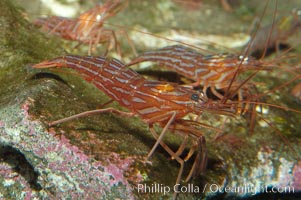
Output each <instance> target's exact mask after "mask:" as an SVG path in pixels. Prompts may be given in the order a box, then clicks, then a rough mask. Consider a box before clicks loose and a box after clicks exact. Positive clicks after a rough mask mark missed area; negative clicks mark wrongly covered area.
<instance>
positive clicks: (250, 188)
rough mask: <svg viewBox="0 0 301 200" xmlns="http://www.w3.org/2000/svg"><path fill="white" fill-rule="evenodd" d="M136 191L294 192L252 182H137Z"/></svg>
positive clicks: (288, 188) (167, 192)
mask: <svg viewBox="0 0 301 200" xmlns="http://www.w3.org/2000/svg"><path fill="white" fill-rule="evenodd" d="M135 190H136V191H137V192H138V193H160V194H163V195H167V194H169V193H195V194H198V193H205V192H209V193H237V194H250V195H255V194H259V193H287V194H290V193H294V192H295V189H294V187H292V186H277V187H276V186H262V185H260V186H255V185H253V184H244V185H242V186H224V187H221V186H219V185H218V184H205V185H204V187H200V186H197V185H194V184H187V185H180V184H176V185H174V186H167V185H164V184H159V183H154V184H150V185H147V184H138V185H137V187H135Z"/></svg>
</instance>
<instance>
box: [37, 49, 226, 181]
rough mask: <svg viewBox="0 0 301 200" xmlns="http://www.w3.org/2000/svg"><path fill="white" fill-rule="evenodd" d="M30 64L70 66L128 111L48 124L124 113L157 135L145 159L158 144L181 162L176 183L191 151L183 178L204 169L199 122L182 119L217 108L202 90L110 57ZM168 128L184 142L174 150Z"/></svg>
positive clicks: (91, 57)
mask: <svg viewBox="0 0 301 200" xmlns="http://www.w3.org/2000/svg"><path fill="white" fill-rule="evenodd" d="M33 67H34V68H51V67H65V68H72V69H74V70H76V71H77V72H78V73H79V74H80V75H81V76H82V77H83V78H85V79H86V80H87V81H89V82H91V83H93V84H94V85H95V86H96V87H97V88H98V89H100V90H101V91H103V92H104V93H106V94H107V95H108V96H110V97H111V98H112V100H115V101H117V102H118V103H119V104H120V105H122V106H124V107H125V108H127V109H128V110H129V112H123V111H120V110H116V109H114V108H103V109H99V110H93V111H87V112H84V113H80V114H78V115H74V116H71V117H68V118H64V119H61V120H57V121H54V122H51V123H50V125H52V126H53V125H56V124H58V123H62V122H65V121H68V120H71V119H74V118H77V117H82V116H86V115H90V114H96V113H104V112H111V113H116V114H119V115H123V116H138V117H140V118H141V119H142V120H143V121H144V122H145V123H146V124H148V125H149V128H150V131H151V133H152V135H153V136H154V137H155V138H156V143H155V144H154V146H153V148H152V149H151V150H150V152H149V154H148V156H147V158H149V157H150V156H151V155H152V154H153V152H154V151H155V149H156V148H157V146H158V145H159V144H160V145H161V146H162V147H163V148H164V149H165V150H166V151H167V152H168V154H169V155H170V156H171V157H172V158H173V159H175V160H176V161H177V162H178V163H179V164H180V165H181V167H180V170H179V174H178V177H177V181H176V183H177V184H178V183H180V180H181V176H182V172H183V168H184V162H185V161H187V160H189V159H190V158H191V157H192V156H193V155H194V154H195V160H194V164H193V166H192V168H191V170H190V172H189V175H188V176H187V178H186V181H188V180H189V179H190V178H191V177H192V176H195V175H197V174H199V173H201V172H202V171H204V169H205V166H206V158H207V156H206V148H205V138H204V136H203V134H202V132H201V131H200V129H198V127H197V126H198V125H200V123H196V122H193V121H190V120H185V119H183V117H184V116H185V115H187V114H188V113H193V114H196V115H201V114H202V112H203V111H210V110H211V109H212V110H217V107H215V106H213V104H212V105H211V104H209V103H208V101H207V99H206V98H205V97H204V96H203V95H202V93H199V92H196V91H194V90H192V89H190V88H187V87H184V86H179V85H177V84H175V83H168V82H160V81H153V80H146V79H144V77H143V76H141V75H139V74H138V73H137V72H135V71H133V70H131V69H129V68H127V67H125V65H124V64H123V63H121V62H120V61H119V60H117V59H113V58H105V57H93V56H73V55H68V56H63V57H58V58H55V59H53V60H49V61H44V62H42V63H39V64H36V65H34V66H33ZM219 110H220V112H221V113H222V114H223V113H224V114H229V113H230V112H229V111H227V110H226V109H225V110H224V111H222V109H221V108H219ZM155 124H158V125H159V126H160V127H161V128H162V129H161V132H160V134H158V133H157V132H156V129H155V127H154V125H155ZM203 126H205V125H203ZM168 130H169V131H173V132H176V133H178V134H181V135H182V136H183V142H182V144H181V145H180V147H179V148H178V149H177V151H173V150H172V149H171V148H170V147H169V146H168V145H167V144H166V143H165V142H164V141H163V137H164V134H165V133H166V132H167V131H168ZM189 138H190V139H191V138H192V141H193V144H192V145H191V148H190V150H189V152H188V153H187V155H186V156H185V158H182V157H183V155H182V154H183V152H184V149H185V148H186V144H187V140H188V139H189ZM190 141H191V140H190Z"/></svg>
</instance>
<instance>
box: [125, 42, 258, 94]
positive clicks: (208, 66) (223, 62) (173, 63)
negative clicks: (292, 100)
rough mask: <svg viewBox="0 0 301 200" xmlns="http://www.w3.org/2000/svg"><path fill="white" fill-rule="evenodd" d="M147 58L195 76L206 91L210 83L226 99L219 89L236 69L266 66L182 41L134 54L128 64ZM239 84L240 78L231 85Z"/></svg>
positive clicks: (212, 89) (244, 69)
mask: <svg viewBox="0 0 301 200" xmlns="http://www.w3.org/2000/svg"><path fill="white" fill-rule="evenodd" d="M144 61H152V62H156V63H158V64H159V65H160V66H165V67H167V68H169V69H171V70H174V71H176V72H178V73H179V74H181V75H184V76H185V77H187V78H190V79H192V80H194V81H195V82H194V83H193V84H192V86H199V85H200V84H201V85H203V92H204V94H206V92H207V89H208V88H209V87H210V89H211V91H212V93H213V94H214V95H215V96H216V97H218V98H219V99H223V98H224V96H223V95H222V94H220V93H219V92H218V91H217V90H216V89H227V88H228V86H229V84H230V82H231V81H232V79H233V77H234V75H235V73H242V72H244V71H247V70H259V69H262V68H263V64H262V63H261V62H260V61H259V60H256V59H254V58H252V57H243V56H237V55H234V54H220V55H203V54H201V53H199V52H197V51H195V50H193V49H190V48H188V47H185V46H182V45H174V46H167V47H164V48H162V49H159V50H155V51H149V52H144V53H143V54H141V55H140V56H138V57H136V58H134V59H133V60H132V61H131V62H130V63H129V64H128V66H131V65H134V64H137V63H141V62H144ZM239 85H240V82H239V81H235V82H233V83H232V85H231V88H235V87H238V86H239ZM244 87H245V85H244ZM232 96H233V95H232ZM238 97H239V98H240V99H243V96H242V94H241V90H239V91H238Z"/></svg>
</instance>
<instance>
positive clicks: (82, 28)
mask: <svg viewBox="0 0 301 200" xmlns="http://www.w3.org/2000/svg"><path fill="white" fill-rule="evenodd" d="M126 5H127V1H124V2H123V1H121V0H109V1H106V2H105V3H104V4H99V5H96V6H95V7H94V8H92V9H90V10H88V11H86V12H84V13H82V14H81V15H80V16H79V17H78V18H76V19H71V18H66V17H59V16H52V17H49V18H38V19H37V20H35V21H34V22H33V23H34V24H35V25H37V26H41V27H42V29H43V30H45V31H49V32H50V33H51V34H54V35H57V36H59V37H62V38H63V39H66V40H72V41H79V42H81V43H85V44H89V45H90V47H89V55H90V54H91V50H92V47H93V45H96V44H98V43H106V42H108V45H110V43H114V44H115V48H116V49H117V41H116V36H115V32H114V31H113V30H110V29H105V28H104V27H103V24H104V21H105V20H107V19H108V18H109V17H112V16H114V15H116V14H117V13H118V12H119V11H120V10H122V9H123V8H124V7H125V6H126ZM108 48H109V47H108Z"/></svg>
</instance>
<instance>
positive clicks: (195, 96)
mask: <svg viewBox="0 0 301 200" xmlns="http://www.w3.org/2000/svg"><path fill="white" fill-rule="evenodd" d="M199 99H200V97H199V95H198V94H192V95H191V100H193V101H199Z"/></svg>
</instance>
